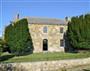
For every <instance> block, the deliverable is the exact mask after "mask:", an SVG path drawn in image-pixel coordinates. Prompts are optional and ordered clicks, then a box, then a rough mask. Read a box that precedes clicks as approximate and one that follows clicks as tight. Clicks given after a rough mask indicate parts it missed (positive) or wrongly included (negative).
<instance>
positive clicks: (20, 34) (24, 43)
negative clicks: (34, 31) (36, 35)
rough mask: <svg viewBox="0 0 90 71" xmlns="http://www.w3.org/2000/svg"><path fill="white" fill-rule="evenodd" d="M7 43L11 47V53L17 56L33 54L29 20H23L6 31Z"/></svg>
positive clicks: (9, 26)
mask: <svg viewBox="0 0 90 71" xmlns="http://www.w3.org/2000/svg"><path fill="white" fill-rule="evenodd" d="M5 41H6V42H7V44H8V46H9V47H10V50H11V53H14V54H16V55H23V54H26V53H32V51H33V44H32V39H31V36H30V33H29V29H28V22H27V19H21V20H19V21H17V22H14V23H12V24H10V25H8V26H7V27H6V29H5Z"/></svg>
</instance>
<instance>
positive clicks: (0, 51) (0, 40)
mask: <svg viewBox="0 0 90 71" xmlns="http://www.w3.org/2000/svg"><path fill="white" fill-rule="evenodd" d="M2 49H3V44H2V39H0V55H1V53H2Z"/></svg>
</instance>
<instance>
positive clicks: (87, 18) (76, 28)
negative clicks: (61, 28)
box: [67, 14, 90, 49]
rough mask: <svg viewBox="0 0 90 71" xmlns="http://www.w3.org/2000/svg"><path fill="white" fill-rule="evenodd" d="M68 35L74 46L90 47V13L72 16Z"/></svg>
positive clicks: (80, 47) (79, 47) (78, 47)
mask: <svg viewBox="0 0 90 71" xmlns="http://www.w3.org/2000/svg"><path fill="white" fill-rule="evenodd" d="M67 37H68V40H69V42H70V45H71V46H72V47H73V48H77V49H90V14H86V15H81V16H78V17H72V18H71V21H70V22H69V23H68V31H67Z"/></svg>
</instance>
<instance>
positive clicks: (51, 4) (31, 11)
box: [0, 0, 90, 36]
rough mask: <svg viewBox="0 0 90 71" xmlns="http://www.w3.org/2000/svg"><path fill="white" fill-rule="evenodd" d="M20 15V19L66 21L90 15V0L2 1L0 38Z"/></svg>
mask: <svg viewBox="0 0 90 71" xmlns="http://www.w3.org/2000/svg"><path fill="white" fill-rule="evenodd" d="M18 13H19V15H20V18H23V17H27V16H28V17H45V18H57V19H64V18H65V17H66V16H67V17H72V16H79V15H82V14H86V13H90V0H0V36H2V34H3V31H4V29H5V27H6V26H7V25H8V24H10V21H12V20H13V19H14V18H15V16H16V15H17V14H18Z"/></svg>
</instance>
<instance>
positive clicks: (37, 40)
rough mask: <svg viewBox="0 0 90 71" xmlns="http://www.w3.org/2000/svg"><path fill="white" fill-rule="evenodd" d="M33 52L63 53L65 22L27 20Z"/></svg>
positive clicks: (45, 19)
mask: <svg viewBox="0 0 90 71" xmlns="http://www.w3.org/2000/svg"><path fill="white" fill-rule="evenodd" d="M27 20H28V27H29V32H30V34H31V37H32V42H33V46H34V51H33V52H34V53H35V52H44V51H45V52H64V49H65V38H64V35H65V33H66V31H67V20H66V19H65V20H61V19H51V18H35V17H31V18H27Z"/></svg>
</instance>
